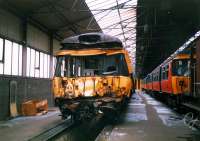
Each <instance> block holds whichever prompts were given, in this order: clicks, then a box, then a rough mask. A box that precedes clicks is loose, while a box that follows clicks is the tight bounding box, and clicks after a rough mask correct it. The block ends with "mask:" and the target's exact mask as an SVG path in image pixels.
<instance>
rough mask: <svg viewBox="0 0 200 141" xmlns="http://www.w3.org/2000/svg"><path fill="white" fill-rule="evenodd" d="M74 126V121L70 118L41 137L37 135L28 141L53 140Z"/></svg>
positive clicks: (41, 134) (43, 133)
mask: <svg viewBox="0 0 200 141" xmlns="http://www.w3.org/2000/svg"><path fill="white" fill-rule="evenodd" d="M72 125H73V122H72V120H71V119H70V118H69V119H66V120H65V121H63V122H62V123H60V124H58V125H56V126H55V127H53V128H50V129H48V130H46V131H44V132H42V133H40V134H39V135H36V136H35V137H33V138H31V139H29V140H28V141H48V140H50V139H52V138H53V137H55V136H56V135H58V134H60V133H61V132H63V131H64V130H66V129H68V128H70V127H71V126H72Z"/></svg>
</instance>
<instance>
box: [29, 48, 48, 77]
mask: <svg viewBox="0 0 200 141" xmlns="http://www.w3.org/2000/svg"><path fill="white" fill-rule="evenodd" d="M49 67H50V55H48V54H45V53H42V52H39V51H37V50H35V49H31V48H29V47H28V48H27V71H26V74H27V76H29V77H37V78H49V70H50V69H49Z"/></svg>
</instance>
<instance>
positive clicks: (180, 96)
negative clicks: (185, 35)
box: [141, 32, 200, 106]
mask: <svg viewBox="0 0 200 141" xmlns="http://www.w3.org/2000/svg"><path fill="white" fill-rule="evenodd" d="M199 37H200V32H197V33H196V34H195V36H194V37H192V38H190V39H189V40H188V41H187V42H186V43H185V44H184V45H183V46H181V47H180V48H179V49H178V50H177V51H176V52H174V53H173V54H172V55H171V56H170V57H169V58H167V59H166V60H165V61H164V62H163V63H162V64H160V65H159V66H157V67H156V68H155V69H154V70H153V71H152V72H151V73H149V74H148V75H147V76H146V77H145V78H144V79H143V80H142V86H141V87H142V89H143V90H145V91H147V92H149V93H151V94H153V95H155V96H157V97H159V98H161V99H164V100H165V101H166V102H167V103H168V104H170V105H173V106H177V105H180V104H182V103H186V102H189V101H190V100H193V101H197V98H198V99H199V97H200V96H199V92H197V91H198V90H197V88H198V87H199V86H198V85H197V84H198V83H196V82H197V76H198V73H197V72H199V70H198V69H197V67H196V66H197V65H196V64H197V62H199V60H198V58H197V57H196V54H199V53H198V52H197V49H196V48H197V47H198V46H199V44H198V42H199Z"/></svg>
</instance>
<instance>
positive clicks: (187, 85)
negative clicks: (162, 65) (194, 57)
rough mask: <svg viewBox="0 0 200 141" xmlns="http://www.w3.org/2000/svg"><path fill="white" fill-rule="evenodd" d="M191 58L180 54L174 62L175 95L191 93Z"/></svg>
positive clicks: (173, 81)
mask: <svg viewBox="0 0 200 141" xmlns="http://www.w3.org/2000/svg"><path fill="white" fill-rule="evenodd" d="M190 67H191V66H190V56H189V55H188V54H179V55H177V56H176V58H175V59H173V61H172V89H173V94H176V95H182V94H184V95H189V94H190V92H191V77H190V75H191V74H190V73H191V72H190Z"/></svg>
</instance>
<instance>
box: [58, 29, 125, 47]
mask: <svg viewBox="0 0 200 141" xmlns="http://www.w3.org/2000/svg"><path fill="white" fill-rule="evenodd" d="M61 45H62V46H63V48H62V49H79V48H89V47H92V48H122V47H123V45H122V42H121V40H120V39H118V38H116V37H113V36H110V35H107V34H104V33H96V32H94V33H85V34H80V35H77V36H73V37H68V38H66V39H64V40H63V41H62V42H61Z"/></svg>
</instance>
